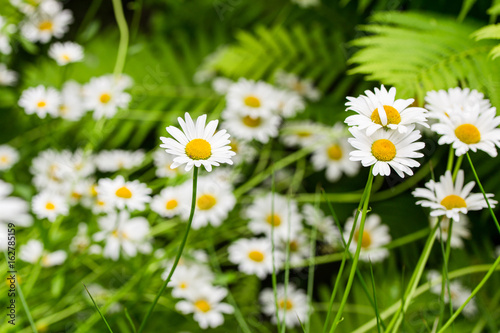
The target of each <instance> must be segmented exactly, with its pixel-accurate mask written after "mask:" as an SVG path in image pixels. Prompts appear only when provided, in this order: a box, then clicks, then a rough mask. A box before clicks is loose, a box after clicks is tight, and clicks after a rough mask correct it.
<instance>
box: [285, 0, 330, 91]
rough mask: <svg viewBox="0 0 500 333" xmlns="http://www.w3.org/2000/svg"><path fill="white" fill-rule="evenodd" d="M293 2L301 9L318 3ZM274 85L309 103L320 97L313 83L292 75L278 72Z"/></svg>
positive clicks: (308, 0)
mask: <svg viewBox="0 0 500 333" xmlns="http://www.w3.org/2000/svg"><path fill="white" fill-rule="evenodd" d="M294 2H296V3H297V4H300V5H301V7H308V6H311V5H317V4H318V3H319V1H318V0H295V1H294ZM276 83H277V84H278V85H279V86H281V87H283V88H287V89H289V90H292V91H294V92H296V93H298V94H299V95H301V96H303V97H305V98H307V99H309V100H311V101H317V100H319V98H320V97H321V93H320V91H319V90H318V89H316V88H315V87H314V85H313V82H312V81H311V80H310V79H301V78H299V77H298V76H297V75H295V74H293V73H286V72H284V71H278V72H277V73H276Z"/></svg>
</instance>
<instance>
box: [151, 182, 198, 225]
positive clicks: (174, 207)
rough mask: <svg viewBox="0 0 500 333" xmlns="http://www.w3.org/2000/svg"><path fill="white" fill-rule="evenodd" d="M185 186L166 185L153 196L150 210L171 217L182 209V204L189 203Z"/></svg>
mask: <svg viewBox="0 0 500 333" xmlns="http://www.w3.org/2000/svg"><path fill="white" fill-rule="evenodd" d="M186 195H187V193H186V191H185V186H182V185H181V186H180V187H179V186H177V187H167V188H164V189H163V190H161V192H160V194H158V195H156V196H155V197H153V200H152V201H151V210H152V211H154V212H156V213H158V214H159V215H160V216H161V217H173V216H175V215H179V214H180V213H181V212H182V211H183V208H184V207H183V206H185V205H189V202H190V198H189V196H186Z"/></svg>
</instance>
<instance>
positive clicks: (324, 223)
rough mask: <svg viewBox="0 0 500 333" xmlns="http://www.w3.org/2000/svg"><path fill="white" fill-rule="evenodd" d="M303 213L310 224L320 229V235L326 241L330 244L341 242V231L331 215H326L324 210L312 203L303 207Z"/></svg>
mask: <svg viewBox="0 0 500 333" xmlns="http://www.w3.org/2000/svg"><path fill="white" fill-rule="evenodd" d="M302 215H303V216H304V220H305V222H306V223H307V224H308V225H310V226H314V227H315V228H316V229H317V230H318V237H320V238H322V239H323V240H324V241H325V242H326V243H328V244H330V245H338V244H340V243H341V238H340V237H341V236H340V231H339V229H338V228H337V226H336V225H335V222H334V221H333V218H332V217H331V216H325V214H324V213H323V211H322V210H320V209H316V208H315V207H314V206H313V205H311V204H305V205H304V206H303V207H302Z"/></svg>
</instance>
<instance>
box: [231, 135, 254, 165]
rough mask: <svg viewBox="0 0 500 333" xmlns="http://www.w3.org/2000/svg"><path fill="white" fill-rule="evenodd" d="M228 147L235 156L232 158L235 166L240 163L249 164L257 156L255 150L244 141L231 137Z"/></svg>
mask: <svg viewBox="0 0 500 333" xmlns="http://www.w3.org/2000/svg"><path fill="white" fill-rule="evenodd" d="M229 145H230V146H231V150H232V151H234V152H235V153H236V155H235V156H233V162H234V163H235V164H238V163H240V162H251V161H252V160H253V159H254V157H255V155H256V154H257V150H256V149H255V148H254V147H253V146H251V145H250V143H248V142H247V141H245V140H241V139H237V138H235V137H233V138H231V143H230V144H229Z"/></svg>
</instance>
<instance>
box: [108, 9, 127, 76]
mask: <svg viewBox="0 0 500 333" xmlns="http://www.w3.org/2000/svg"><path fill="white" fill-rule="evenodd" d="M112 1H113V10H114V12H115V18H116V23H117V24H118V30H120V44H119V46H118V55H117V56H116V64H115V69H114V71H113V73H114V75H115V79H118V78H119V77H120V75H121V74H122V73H123V67H124V66H125V58H126V57H127V48H128V39H129V36H128V26H127V21H126V20H125V15H124V14H123V7H122V2H121V1H120V0H112Z"/></svg>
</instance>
